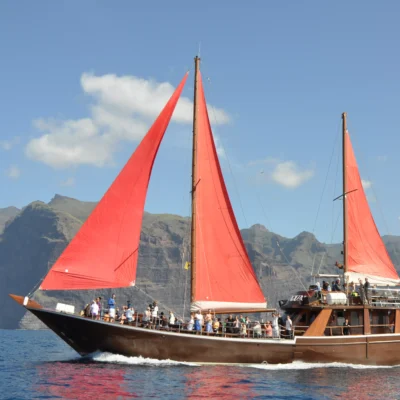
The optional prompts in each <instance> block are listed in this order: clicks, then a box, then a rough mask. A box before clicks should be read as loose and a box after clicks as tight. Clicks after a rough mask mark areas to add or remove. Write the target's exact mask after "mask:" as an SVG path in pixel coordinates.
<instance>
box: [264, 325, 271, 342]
mask: <svg viewBox="0 0 400 400" xmlns="http://www.w3.org/2000/svg"><path fill="white" fill-rule="evenodd" d="M264 328H265V337H266V338H272V335H273V330H272V326H271V321H267V322H266V323H265V325H264Z"/></svg>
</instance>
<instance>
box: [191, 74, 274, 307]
mask: <svg viewBox="0 0 400 400" xmlns="http://www.w3.org/2000/svg"><path fill="white" fill-rule="evenodd" d="M197 73H198V76H197V82H198V84H197V91H196V104H197V118H196V121H195V123H196V124H197V141H196V159H195V169H196V170H195V177H196V180H197V182H196V185H195V189H194V190H195V212H194V220H195V221H194V223H195V225H194V229H195V231H196V235H195V243H194V245H195V251H196V256H195V260H194V261H195V275H194V282H192V285H194V287H193V288H192V291H193V299H192V305H191V309H192V310H197V309H208V308H210V309H213V310H228V309H235V310H250V309H265V308H266V307H267V303H266V300H265V298H264V295H263V293H262V291H261V288H260V286H259V284H258V281H257V277H256V274H255V273H254V270H253V267H252V265H251V263H250V260H249V257H248V255H247V252H246V249H245V246H244V243H243V240H242V237H241V234H240V231H239V228H238V225H237V222H236V219H235V215H234V213H233V209H232V206H231V203H230V200H229V196H228V192H227V190H226V187H225V183H224V178H223V176H222V172H221V167H220V165H219V161H218V156H217V151H216V148H215V143H214V139H213V134H212V131H211V126H210V121H209V118H208V112H207V106H206V100H205V97H204V92H203V84H202V80H201V74H200V71H198V72H197Z"/></svg>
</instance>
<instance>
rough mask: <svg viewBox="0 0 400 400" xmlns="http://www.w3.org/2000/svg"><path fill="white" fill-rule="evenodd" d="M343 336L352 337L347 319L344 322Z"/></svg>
mask: <svg viewBox="0 0 400 400" xmlns="http://www.w3.org/2000/svg"><path fill="white" fill-rule="evenodd" d="M343 335H350V325H349V320H348V319H347V318H346V319H345V320H344V322H343Z"/></svg>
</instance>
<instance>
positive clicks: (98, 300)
mask: <svg viewBox="0 0 400 400" xmlns="http://www.w3.org/2000/svg"><path fill="white" fill-rule="evenodd" d="M96 303H97V305H98V306H99V313H98V315H97V319H101V316H102V315H101V312H102V309H103V307H102V306H101V297H98V298H97V299H96Z"/></svg>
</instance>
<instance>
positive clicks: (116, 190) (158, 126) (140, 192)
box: [41, 74, 188, 290]
mask: <svg viewBox="0 0 400 400" xmlns="http://www.w3.org/2000/svg"><path fill="white" fill-rule="evenodd" d="M187 75H188V74H186V75H185V77H184V78H183V80H182V82H181V83H180V85H179V86H178V88H177V89H176V90H175V92H174V94H173V95H172V97H171V98H170V100H169V101H168V103H167V105H166V106H165V107H164V109H163V110H162V112H161V114H160V115H159V116H158V118H157V119H156V121H155V122H154V124H153V126H152V127H151V128H150V130H149V131H148V132H147V134H146V136H145V137H144V138H143V140H142V142H141V143H140V144H139V146H138V147H137V149H136V151H135V152H134V153H133V154H132V156H131V158H130V159H129V160H128V162H127V163H126V165H125V166H124V168H123V169H122V170H121V172H120V173H119V175H118V176H117V178H116V179H115V181H114V182H113V183H112V185H111V186H110V188H109V189H108V190H107V192H106V194H105V195H104V196H103V198H102V199H101V200H100V202H99V203H98V204H97V206H96V208H95V209H94V210H93V212H92V213H91V214H90V216H89V217H88V219H87V220H86V222H85V223H84V224H83V225H82V227H81V229H80V230H79V232H78V233H77V234H76V236H75V237H74V238H73V240H72V241H71V243H70V244H69V245H68V247H67V248H66V249H65V250H64V252H63V253H62V254H61V256H60V257H59V259H58V260H57V262H56V263H55V264H54V266H53V267H52V268H51V269H50V271H49V273H48V274H47V276H46V278H45V279H44V281H43V282H42V285H41V289H43V290H65V289H69V290H71V289H100V288H117V287H127V286H132V285H134V284H135V279H136V267H137V260H138V248H139V241H140V231H141V227H142V218H143V212H144V203H145V199H146V194H147V188H148V184H149V180H150V175H151V171H152V168H153V163H154V159H155V157H156V155H157V151H158V148H159V146H160V143H161V141H162V139H163V136H164V133H165V130H166V129H167V126H168V124H169V121H170V119H171V117H172V113H173V112H174V109H175V106H176V104H177V102H178V99H179V97H180V95H181V93H182V89H183V86H184V85H185V82H186V79H187Z"/></svg>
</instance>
